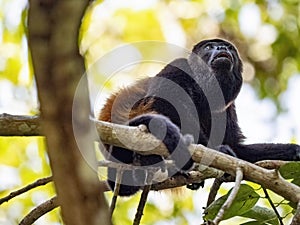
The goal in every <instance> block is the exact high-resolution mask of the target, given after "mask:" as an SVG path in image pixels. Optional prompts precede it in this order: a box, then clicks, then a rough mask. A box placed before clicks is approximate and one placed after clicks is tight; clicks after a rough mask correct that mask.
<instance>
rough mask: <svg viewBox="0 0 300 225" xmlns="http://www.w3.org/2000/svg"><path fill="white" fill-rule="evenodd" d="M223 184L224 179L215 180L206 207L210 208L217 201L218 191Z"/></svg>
mask: <svg viewBox="0 0 300 225" xmlns="http://www.w3.org/2000/svg"><path fill="white" fill-rule="evenodd" d="M222 183H223V179H222V177H220V178H216V179H215V180H214V183H213V185H212V186H211V188H210V191H209V195H208V198H207V203H206V207H208V206H209V205H210V204H211V203H212V202H213V201H214V200H215V198H216V196H217V193H218V190H219V189H220V187H221V184H222Z"/></svg>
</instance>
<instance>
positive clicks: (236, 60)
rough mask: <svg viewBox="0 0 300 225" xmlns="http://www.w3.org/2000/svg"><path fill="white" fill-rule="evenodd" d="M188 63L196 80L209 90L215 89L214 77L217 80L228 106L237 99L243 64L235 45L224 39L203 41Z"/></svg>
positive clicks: (195, 47) (196, 46) (197, 46)
mask: <svg viewBox="0 0 300 225" xmlns="http://www.w3.org/2000/svg"><path fill="white" fill-rule="evenodd" d="M188 61H189V64H190V66H191V68H192V71H193V73H194V76H196V77H197V78H196V79H197V80H200V82H205V84H206V87H207V89H208V90H211V89H213V88H212V87H211V86H210V85H212V83H213V82H211V81H212V80H213V79H212V76H214V77H215V78H216V79H217V81H218V83H219V85H220V87H221V90H222V92H223V95H224V99H225V103H226V105H227V104H229V103H230V102H232V101H233V100H234V99H235V98H236V97H237V95H238V93H239V91H240V88H241V85H242V70H243V64H242V61H241V59H240V57H239V54H238V51H237V49H236V48H235V47H234V45H233V44H231V43H230V42H228V41H225V40H222V39H211V40H204V41H201V42H199V43H198V44H197V45H195V46H194V48H193V50H192V54H191V55H190V57H189V59H188Z"/></svg>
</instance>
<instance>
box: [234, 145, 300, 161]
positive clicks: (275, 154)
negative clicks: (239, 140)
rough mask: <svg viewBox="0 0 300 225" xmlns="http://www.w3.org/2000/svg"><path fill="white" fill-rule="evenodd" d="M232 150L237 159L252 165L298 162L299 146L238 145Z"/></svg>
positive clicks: (299, 158)
mask: <svg viewBox="0 0 300 225" xmlns="http://www.w3.org/2000/svg"><path fill="white" fill-rule="evenodd" d="M233 150H234V152H235V153H236V155H237V157H238V158H240V159H243V160H246V161H248V162H252V163H254V162H257V161H261V160H284V161H300V146H299V145H296V144H273V143H270V144H250V145H242V144H240V145H237V146H235V147H233Z"/></svg>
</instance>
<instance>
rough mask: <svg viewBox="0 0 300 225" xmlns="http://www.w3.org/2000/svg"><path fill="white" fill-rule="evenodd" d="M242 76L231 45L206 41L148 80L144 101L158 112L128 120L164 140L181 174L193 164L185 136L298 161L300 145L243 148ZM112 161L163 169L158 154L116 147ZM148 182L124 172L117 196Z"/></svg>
mask: <svg viewBox="0 0 300 225" xmlns="http://www.w3.org/2000/svg"><path fill="white" fill-rule="evenodd" d="M241 74H242V61H241V59H240V57H239V55H238V52H237V50H236V49H235V47H234V46H233V45H232V44H231V43H229V42H227V41H224V40H221V39H213V40H205V41H202V42H200V43H198V44H197V45H196V46H195V47H194V48H193V51H192V53H191V55H190V56H189V57H188V58H187V59H185V58H180V59H176V60H174V61H173V62H171V63H170V64H168V65H166V67H165V68H164V69H163V70H162V71H161V72H159V73H158V74H157V76H155V77H153V78H150V79H151V80H150V82H149V85H148V89H147V94H146V96H145V98H144V99H143V100H142V101H144V102H149V101H151V102H153V103H152V106H151V110H152V111H155V112H156V113H157V114H144V115H140V116H138V117H136V118H133V119H132V120H131V121H129V125H130V126H137V125H139V124H145V125H146V126H147V128H148V130H149V131H150V132H151V133H152V134H153V135H154V136H156V137H157V138H159V139H161V140H162V141H163V143H164V144H165V145H166V146H167V148H168V150H169V152H170V154H171V158H172V159H173V160H174V161H175V164H176V169H175V170H176V171H179V172H182V171H187V170H189V169H190V168H191V167H192V165H193V162H192V160H191V158H190V153H189V152H188V150H187V144H186V143H185V141H184V136H182V135H185V134H191V135H192V136H193V138H194V140H195V142H196V143H199V144H203V145H206V146H209V147H211V148H214V149H216V150H219V151H221V152H224V153H226V154H230V155H233V156H237V157H238V158H241V159H244V160H247V161H249V162H256V161H259V160H266V159H278V160H300V147H299V146H298V145H292V144H255V145H244V144H243V140H244V136H243V134H242V132H241V129H240V127H239V125H238V122H237V116H236V110H235V105H234V100H235V98H236V97H237V95H238V93H239V91H240V88H241V85H242V75H241ZM137 107H138V106H137ZM151 124H152V125H151ZM111 157H113V158H110V159H112V160H114V161H115V160H116V159H117V160H119V161H121V162H123V163H128V164H138V165H142V166H144V165H152V164H157V165H159V166H160V167H162V168H163V167H164V166H163V163H162V162H163V159H162V157H160V156H154V155H152V156H141V155H139V154H136V153H133V152H131V151H128V150H124V149H122V150H120V149H119V148H118V147H113V148H112V151H111ZM108 171H109V172H108V177H109V185H110V186H111V188H113V187H114V182H113V181H114V180H115V173H116V172H115V170H114V169H111V168H110V169H109V170H108ZM144 182H145V174H144V173H143V172H141V171H137V172H131V171H126V172H125V173H124V176H123V184H122V185H121V188H120V192H119V195H122V196H123V195H126V196H128V195H132V194H134V193H136V192H137V191H138V190H139V188H140V186H142V185H143V184H144ZM192 187H193V189H194V188H196V187H199V185H192Z"/></svg>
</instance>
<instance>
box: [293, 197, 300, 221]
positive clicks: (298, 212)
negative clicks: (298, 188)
mask: <svg viewBox="0 0 300 225" xmlns="http://www.w3.org/2000/svg"><path fill="white" fill-rule="evenodd" d="M299 224H300V202H298V206H297V210H296V213H295V215H294V218H293V220H292V223H291V225H299Z"/></svg>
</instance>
